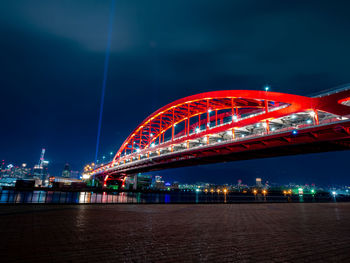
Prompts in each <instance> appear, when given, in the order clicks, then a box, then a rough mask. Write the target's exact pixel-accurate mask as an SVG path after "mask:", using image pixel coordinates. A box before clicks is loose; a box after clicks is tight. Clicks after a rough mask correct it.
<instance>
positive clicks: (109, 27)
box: [95, 0, 115, 163]
mask: <svg viewBox="0 0 350 263" xmlns="http://www.w3.org/2000/svg"><path fill="white" fill-rule="evenodd" d="M114 9H115V0H112V1H111V10H110V15H109V25H108V39H107V48H106V54H105V64H104V71H103V82H102V94H101V104H100V116H99V120H98V127H97V140H96V152H95V163H97V156H98V149H99V145H100V136H101V126H102V116H103V105H104V101H105V93H106V82H107V75H108V62H109V54H110V50H111V40H112V31H113V20H114Z"/></svg>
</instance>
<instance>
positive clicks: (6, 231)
mask: <svg viewBox="0 0 350 263" xmlns="http://www.w3.org/2000/svg"><path fill="white" fill-rule="evenodd" d="M0 230H1V239H0V240H1V241H0V260H1V262H350V203H323V204H320V203H313V204H312V203H302V204H214V205H201V204H197V205H195V204H186V205H181V204H176V205H36V206H35V205H22V206H0Z"/></svg>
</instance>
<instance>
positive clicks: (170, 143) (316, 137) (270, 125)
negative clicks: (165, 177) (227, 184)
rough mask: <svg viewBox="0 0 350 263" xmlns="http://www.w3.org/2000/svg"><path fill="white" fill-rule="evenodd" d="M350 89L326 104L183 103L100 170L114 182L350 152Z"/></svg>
mask: <svg viewBox="0 0 350 263" xmlns="http://www.w3.org/2000/svg"><path fill="white" fill-rule="evenodd" d="M349 106H350V89H349V88H344V89H342V90H341V91H335V92H333V93H329V94H326V95H324V96H318V97H312V98H311V97H305V96H298V95H292V94H285V93H278V92H269V91H252V90H225V91H214V92H207V93H201V94H197V95H193V96H189V97H185V98H182V99H179V100H176V101H174V102H172V103H169V104H168V105H166V106H164V107H162V108H160V109H159V110H157V111H156V112H154V113H152V114H151V115H150V116H148V117H147V118H146V119H145V120H144V121H143V122H142V123H140V124H139V125H138V126H137V127H136V128H135V129H134V131H133V132H132V133H131V134H130V135H129V136H128V137H127V138H126V140H125V141H124V142H123V144H122V146H121V147H120V148H119V150H118V151H117V153H116V155H115V156H114V158H113V161H112V162H110V163H108V164H105V165H103V166H100V167H98V168H96V169H95V170H93V172H92V173H93V174H94V175H96V176H97V177H99V178H101V180H103V179H104V181H107V180H109V179H111V178H121V177H122V176H124V177H125V175H128V174H133V173H137V172H146V171H152V170H160V169H166V168H172V167H181V166H189V165H196V164H206V163H215V162H224V161H234V160H245V159H253V158H264V157H273V156H281V155H290V154H299V153H305V152H321V151H332V150H344V149H349V148H350V142H349V140H350V128H349V127H350V120H349V118H350V107H349Z"/></svg>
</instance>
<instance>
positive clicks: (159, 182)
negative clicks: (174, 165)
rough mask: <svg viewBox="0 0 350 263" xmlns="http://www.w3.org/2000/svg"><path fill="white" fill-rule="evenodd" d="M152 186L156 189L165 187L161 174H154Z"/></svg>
mask: <svg viewBox="0 0 350 263" xmlns="http://www.w3.org/2000/svg"><path fill="white" fill-rule="evenodd" d="M154 179H155V180H154V183H153V188H154V189H156V190H163V189H165V183H164V181H163V179H162V177H161V176H158V175H156V176H155V178H154Z"/></svg>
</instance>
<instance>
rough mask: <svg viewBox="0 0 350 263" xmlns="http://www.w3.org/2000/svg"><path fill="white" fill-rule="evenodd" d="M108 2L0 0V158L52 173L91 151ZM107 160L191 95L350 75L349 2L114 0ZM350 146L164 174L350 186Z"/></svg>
mask: <svg viewBox="0 0 350 263" xmlns="http://www.w3.org/2000/svg"><path fill="white" fill-rule="evenodd" d="M110 3H111V2H110V1H101V0H96V1H90V0H82V1H71V0H67V1H64V0H60V1H55V0H50V1H47V0H42V1H38V0H26V1H21V0H16V1H13V0H8V1H7V0H2V1H1V2H0V35H1V39H0V52H1V57H0V69H1V70H0V84H1V103H0V112H1V126H0V127H1V129H0V135H1V137H0V138H1V142H0V158H1V159H5V161H6V162H10V161H11V162H15V163H17V164H20V163H22V162H27V163H29V164H31V165H33V164H34V163H35V162H37V161H38V159H39V155H40V151H41V148H42V147H44V148H46V150H47V154H46V157H47V159H48V160H49V161H50V162H51V165H50V169H51V170H50V171H51V173H52V174H54V175H57V174H58V173H59V172H60V171H61V170H62V168H63V166H64V163H66V162H68V163H70V164H71V165H72V168H73V169H74V170H80V169H81V168H82V167H83V165H84V164H85V163H87V162H91V161H93V159H94V154H95V144H96V134H97V123H98V115H99V103H100V96H101V87H102V80H103V70H104V59H105V50H106V46H107V32H108V21H109V15H110V7H111V5H110ZM115 8H116V10H115V15H114V23H113V33H112V42H111V56H110V63H109V71H108V79H107V88H106V99H105V108H104V115H103V122H102V133H101V148H100V149H101V151H100V153H101V154H100V156H101V155H103V154H106V155H107V154H109V152H110V151H114V152H115V151H116V150H117V149H118V148H119V146H120V145H121V143H122V142H123V141H124V139H125V138H126V137H127V136H128V135H129V133H130V132H131V131H132V130H133V129H134V128H135V127H136V126H137V125H138V124H139V123H140V122H141V121H142V120H143V119H144V118H146V117H147V116H148V115H149V114H151V113H152V112H153V111H155V110H157V109H158V108H160V107H161V106H164V105H165V104H167V103H169V102H171V101H174V100H176V99H179V98H182V97H184V96H188V95H193V94H196V93H201V92H206V91H214V90H223V89H252V90H254V89H258V90H261V89H262V87H263V86H264V85H265V84H269V85H270V86H271V90H272V91H278V92H287V93H294V94H300V95H312V94H313V93H315V92H319V91H322V90H326V89H330V88H332V87H335V86H338V85H341V84H345V83H348V82H350V74H349V73H350V48H349V47H350V34H349V28H350V18H349V9H350V4H349V1H331V0H330V1H305V0H301V1H299V0H290V1H281V0H276V1H268V0H255V1H249V0H241V1H233V0H227V1H224V0H220V1H213V0H211V1H206V0H196V1H194V0H177V1H164V0H163V1H162V0H159V1H154V0H147V1H145V0H139V1H138V0H123V1H121V0H116V7H115ZM349 159H350V151H347V152H333V153H323V154H313V155H303V156H292V157H282V158H274V159H261V160H252V161H243V162H233V163H227V164H216V165H209V166H200V167H198V166H197V167H190V168H181V169H174V170H167V171H162V172H157V173H156V174H159V175H163V176H165V178H166V179H167V180H179V181H181V182H197V181H210V182H216V183H225V182H227V183H235V182H237V179H242V180H243V183H253V180H254V179H255V177H262V178H263V180H268V181H270V182H276V183H288V182H295V183H309V184H311V183H316V184H326V185H328V184H345V183H348V182H349V175H348V173H349V172H348V171H349V169H348V166H349V164H348V161H349Z"/></svg>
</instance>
